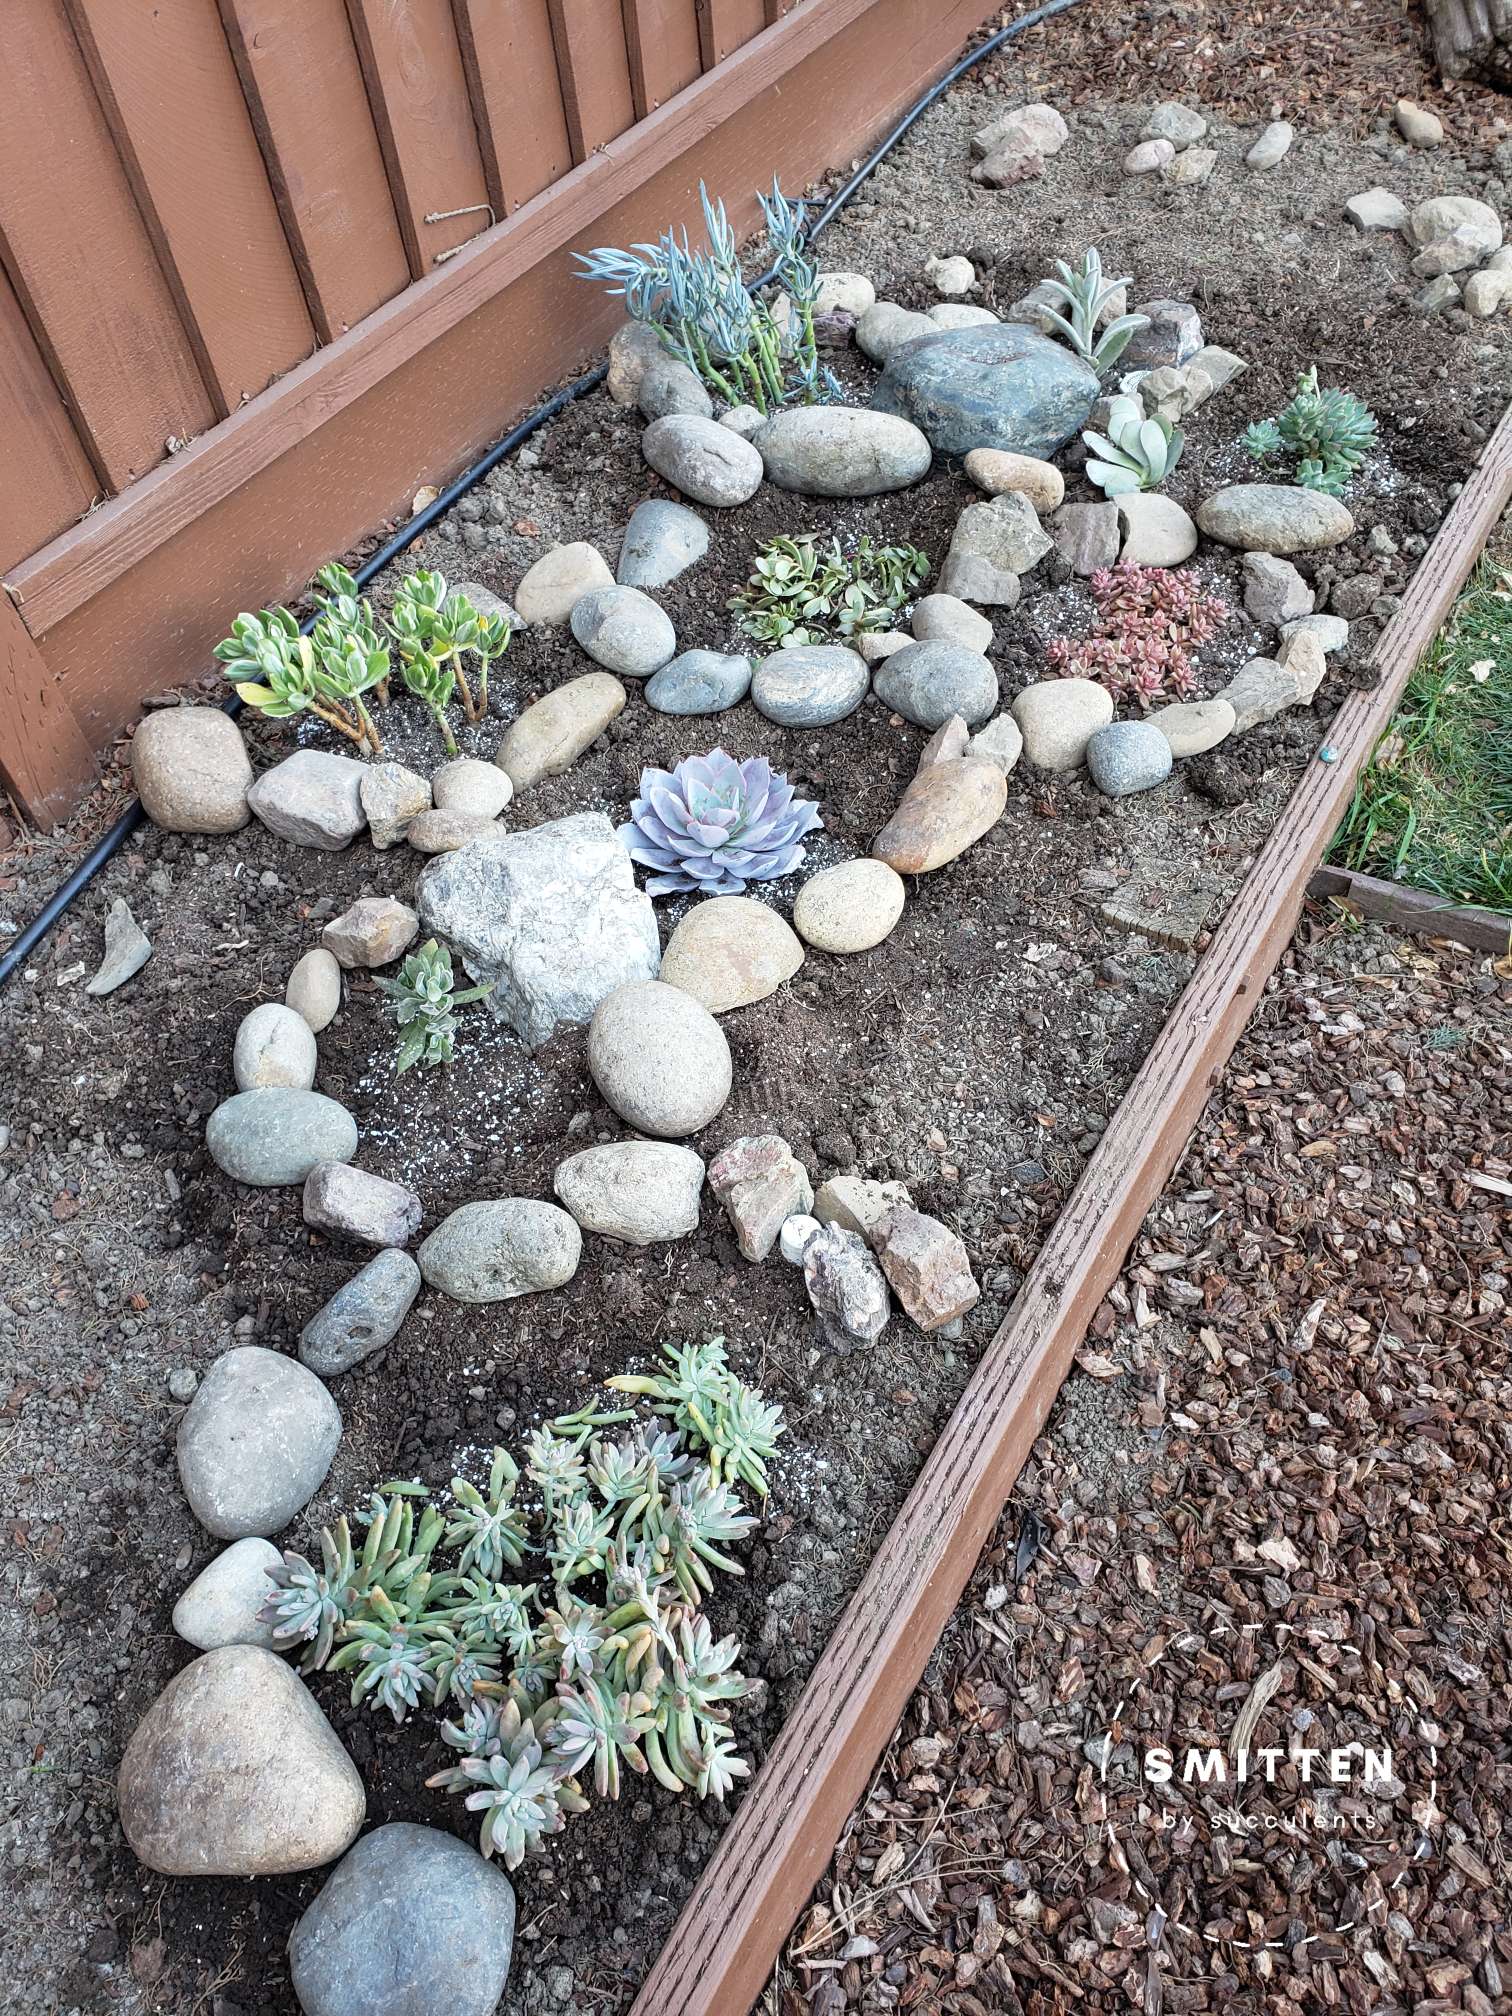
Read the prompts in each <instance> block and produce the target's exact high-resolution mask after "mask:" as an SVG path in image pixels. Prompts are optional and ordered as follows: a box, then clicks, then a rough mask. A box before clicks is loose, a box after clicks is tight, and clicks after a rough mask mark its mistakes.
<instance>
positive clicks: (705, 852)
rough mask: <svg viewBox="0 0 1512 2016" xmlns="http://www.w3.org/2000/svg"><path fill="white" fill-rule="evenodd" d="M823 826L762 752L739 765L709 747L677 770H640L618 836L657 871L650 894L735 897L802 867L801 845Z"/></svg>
mask: <svg viewBox="0 0 1512 2016" xmlns="http://www.w3.org/2000/svg"><path fill="white" fill-rule="evenodd" d="M821 823H822V822H821V820H820V817H819V807H818V806H817V805H816V804H814V803H813V802H812V800H810V799H807V798H796V797H795V796H794V795H793V787H792V785H791V784H789V782H788V780H787V778H786V777H784V776H783V775H782V774H781V773H780V772H776V771H774V770H773V769H772V766H771V764H770V763H769V762H768V761H767V759H766V758H765V757H764V756H749V757H747V758H746V760H745V762H744V763H737V762H736V760H735V758H734V757H733V756H727V755H726V754H725V752H724V750H723V749H711V750H710V751H709V752H708V754H707V755H706V756H689V757H686V758H685V759H684V760H683V761H682V762H681V763H679V764H678V766H677V768H676V769H675V770H643V771H642V772H641V780H640V796H639V797H638V798H636V800H635V801H634V803H633V804H632V805H631V807H630V818H629V821H628V823H627V824H626V825H624V826H621V827H620V828H619V837H620V840H621V842H622V844H623V845H624V846H625V848H626V849H627V850H628V852H629V855H630V858H631V860H632V861H636V862H639V864H640V865H641V867H643V868H651V869H654V870H655V871H656V872H655V873H654V874H653V875H652V877H651V880H650V881H649V882H648V883H647V884H646V891H647V894H648V895H651V896H673V895H677V894H678V893H679V892H681V891H684V890H693V891H696V892H697V893H698V894H699V895H702V896H738V895H739V894H740V893H741V891H742V890H743V889H744V888H745V887H746V885H747V884H748V883H751V882H773V881H776V880H777V878H778V877H779V876H782V875H791V874H793V873H794V871H795V870H796V869H798V868H801V867H802V866H803V862H804V858H805V855H804V849H803V847H802V846H801V845H800V842H801V840H802V838H803V836H804V834H805V833H811V832H812V831H813V830H814V828H815V827H816V826H819V825H820V824H821Z"/></svg>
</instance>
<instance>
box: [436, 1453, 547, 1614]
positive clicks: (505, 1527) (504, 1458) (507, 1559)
mask: <svg viewBox="0 0 1512 2016" xmlns="http://www.w3.org/2000/svg"><path fill="white" fill-rule="evenodd" d="M519 1481H520V1472H519V1470H518V1468H517V1466H516V1465H515V1462H514V1460H513V1458H512V1457H511V1456H510V1455H509V1453H508V1451H507V1450H504V1449H495V1450H494V1453H493V1463H492V1465H491V1466H490V1468H489V1472H488V1496H487V1497H486V1498H485V1497H484V1496H483V1494H482V1493H481V1492H480V1491H479V1490H478V1488H477V1486H476V1485H473V1484H469V1483H468V1481H467V1479H466V1478H465V1477H453V1479H452V1487H451V1488H452V1496H453V1498H455V1500H456V1501H457V1505H458V1508H459V1510H458V1512H457V1516H456V1518H455V1519H452V1520H449V1521H448V1522H447V1526H446V1544H447V1546H448V1547H456V1546H460V1547H461V1549H462V1552H461V1554H460V1555H459V1556H458V1559H457V1572H458V1574H459V1575H465V1574H466V1573H467V1572H468V1570H469V1569H470V1568H476V1569H478V1571H479V1572H480V1573H481V1574H483V1575H485V1576H486V1577H487V1578H488V1580H489V1581H490V1582H493V1581H496V1580H497V1579H498V1577H499V1576H500V1575H502V1574H503V1572H504V1570H505V1569H506V1568H518V1567H519V1565H520V1563H521V1561H523V1560H524V1558H525V1555H526V1553H527V1552H528V1551H529V1548H530V1533H529V1528H528V1527H527V1525H526V1523H525V1515H524V1513H523V1512H522V1511H521V1510H520V1508H519V1507H518V1506H517V1505H516V1504H515V1502H514V1498H515V1491H516V1488H517V1486H518V1484H519Z"/></svg>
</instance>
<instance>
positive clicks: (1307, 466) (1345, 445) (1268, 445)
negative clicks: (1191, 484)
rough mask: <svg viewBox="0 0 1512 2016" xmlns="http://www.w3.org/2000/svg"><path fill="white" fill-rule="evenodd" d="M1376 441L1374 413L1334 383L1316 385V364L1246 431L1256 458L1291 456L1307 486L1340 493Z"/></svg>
mask: <svg viewBox="0 0 1512 2016" xmlns="http://www.w3.org/2000/svg"><path fill="white" fill-rule="evenodd" d="M1375 442H1376V418H1375V415H1374V414H1373V413H1372V412H1371V410H1370V408H1369V407H1368V406H1367V405H1366V404H1365V402H1364V401H1363V400H1362V399H1357V398H1356V397H1355V395H1354V393H1353V392H1343V391H1340V390H1339V389H1338V388H1337V387H1329V388H1328V389H1327V390H1322V391H1320V390H1319V387H1318V367H1317V365H1316V364H1314V365H1313V366H1312V368H1311V369H1310V370H1308V371H1304V372H1303V373H1302V375H1301V377H1300V378H1298V380H1297V390H1296V396H1295V397H1294V398H1293V399H1292V402H1291V404H1290V405H1289V406H1288V407H1287V408H1286V409H1285V411H1284V412H1282V413H1279V414H1277V416H1276V417H1275V419H1273V420H1257V421H1256V422H1254V424H1253V425H1251V426H1249V427H1247V428H1246V429H1245V431H1244V445H1245V448H1246V449H1247V450H1248V451H1249V453H1250V454H1251V455H1252V456H1253V457H1254V458H1255V460H1256V461H1257V462H1267V461H1270V460H1271V459H1272V458H1273V457H1275V456H1278V455H1289V456H1290V457H1291V458H1292V460H1293V461H1294V463H1295V473H1296V478H1297V481H1298V482H1299V483H1300V484H1301V485H1302V487H1303V488H1304V489H1305V490H1321V491H1322V492H1323V493H1324V495H1325V496H1328V497H1338V496H1340V495H1341V494H1342V493H1343V491H1344V490H1345V488H1346V487H1347V486H1348V483H1349V480H1350V478H1351V477H1352V476H1353V475H1354V473H1355V471H1356V470H1357V469H1359V468H1360V467H1361V466H1362V464H1363V463H1364V461H1365V458H1366V456H1367V455H1368V454H1369V453H1370V450H1371V449H1372V448H1373V447H1374V446H1375Z"/></svg>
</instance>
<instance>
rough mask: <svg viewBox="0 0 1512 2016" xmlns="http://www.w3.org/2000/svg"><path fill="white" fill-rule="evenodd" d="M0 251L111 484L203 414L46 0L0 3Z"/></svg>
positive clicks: (137, 470)
mask: <svg viewBox="0 0 1512 2016" xmlns="http://www.w3.org/2000/svg"><path fill="white" fill-rule="evenodd" d="M0 75H3V76H4V78H5V106H4V113H3V116H0V256H3V258H4V261H5V265H6V268H7V270H8V272H9V274H10V277H11V281H12V283H13V284H14V286H15V289H16V293H17V296H18V298H19V300H20V302H21V305H22V307H23V308H24V310H25V312H26V317H27V320H28V321H29V322H30V324H31V327H32V330H33V333H34V334H35V335H36V337H37V340H38V343H39V344H40V345H41V348H42V352H43V355H44V356H45V357H46V359H47V362H48V366H49V368H50V370H51V371H52V374H53V377H54V379H55V380H56V381H57V383H58V385H59V387H60V388H61V389H62V391H63V394H64V396H65V398H66V399H67V401H68V403H69V406H70V407H71V409H72V411H73V413H74V414H75V416H76V424H77V426H78V428H79V431H80V434H81V435H82V437H83V439H84V442H85V444H86V446H87V447H88V449H89V453H90V457H91V459H92V460H93V462H94V464H95V467H96V468H97V469H98V470H99V471H100V473H101V475H102V476H103V477H104V478H105V480H106V481H107V482H108V484H109V485H110V487H111V489H113V490H120V489H123V488H124V487H125V485H126V484H128V483H130V482H131V481H132V480H133V478H135V477H137V476H140V475H141V474H143V472H144V471H145V470H148V469H151V468H152V467H153V466H154V464H156V463H158V462H161V461H162V459H163V454H164V443H165V442H166V441H167V439H168V438H169V436H170V435H174V436H177V437H178V438H179V439H180V440H183V439H187V438H188V437H189V436H190V435H193V434H198V433H200V432H201V431H202V430H203V429H204V428H205V427H207V426H208V425H209V424H210V422H211V421H212V420H213V419H214V418H215V408H214V406H213V404H212V403H211V400H210V397H209V395H208V393H207V392H206V390H205V386H204V382H203V380H202V379H201V377H200V372H199V367H198V364H197V363H196V361H195V356H194V351H193V347H192V346H191V344H190V342H189V340H188V337H187V336H186V334H185V332H184V327H183V324H182V322H181V321H180V320H179V315H178V310H177V308H176V307H175V305H174V300H173V295H172V292H171V290H170V289H169V287H168V283H167V281H166V280H165V279H164V278H163V275H162V272H161V270H160V268H159V266H158V263H157V255H156V253H155V252H154V250H153V246H152V240H151V238H150V237H149V236H148V233H147V227H146V225H145V224H144V223H143V222H142V218H141V213H140V212H139V211H138V209H137V207H136V204H135V202H134V201H133V200H132V195H131V189H130V187H129V185H128V183H127V180H126V175H125V171H124V170H123V168H122V167H121V162H120V158H119V156H118V155H117V153H116V150H115V147H114V145H113V143H112V141H111V138H110V133H109V130H108V128H107V127H106V124H105V119H104V115H103V114H102V113H101V111H100V105H99V101H98V99H97V98H96V97H95V94H94V91H93V88H92V87H91V85H90V82H89V75H88V72H87V71H86V69H85V67H84V59H83V57H82V56H81V55H80V54H79V46H78V44H77V42H76V41H75V40H74V37H73V33H72V31H71V30H70V28H69V26H68V23H67V21H66V20H65V19H64V18H63V14H62V10H61V8H60V6H59V5H58V4H57V0H7V4H6V5H5V6H4V7H3V8H0Z"/></svg>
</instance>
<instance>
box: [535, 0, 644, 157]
mask: <svg viewBox="0 0 1512 2016" xmlns="http://www.w3.org/2000/svg"><path fill="white" fill-rule="evenodd" d="M550 4H551V32H552V35H553V37H554V38H555V41H556V52H557V70H558V72H559V74H560V76H561V79H562V97H563V99H564V101H565V102H566V106H567V137H568V139H569V140H570V141H571V143H572V158H573V160H574V161H586V160H587V159H588V157H589V155H590V154H594V153H596V152H597V151H598V149H599V148H601V147H602V146H604V145H605V143H606V142H608V141H610V140H614V139H616V138H618V136H619V135H620V134H621V133H624V132H626V131H627V130H628V129H629V128H630V127H631V126H633V125H634V124H635V100H634V97H633V94H632V92H631V89H630V52H629V50H628V48H627V47H626V44H625V21H624V15H623V13H622V11H621V8H620V0H550Z"/></svg>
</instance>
